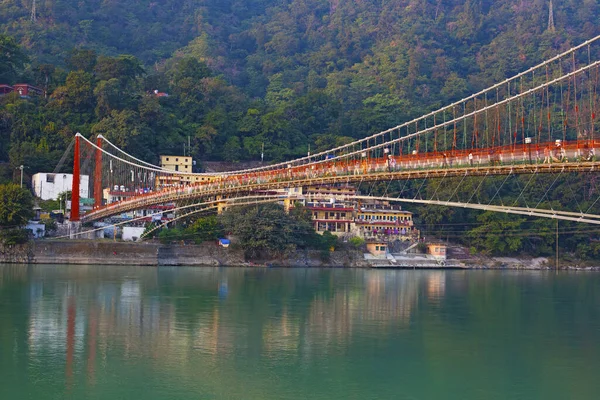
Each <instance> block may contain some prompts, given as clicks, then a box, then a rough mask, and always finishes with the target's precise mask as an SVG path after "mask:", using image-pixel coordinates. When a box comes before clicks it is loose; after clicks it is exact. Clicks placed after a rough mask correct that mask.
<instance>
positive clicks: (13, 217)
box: [0, 183, 33, 228]
mask: <svg viewBox="0 0 600 400" xmlns="http://www.w3.org/2000/svg"><path fill="white" fill-rule="evenodd" d="M31 217H33V198H32V196H31V193H29V191H28V190H26V189H22V188H21V187H19V185H15V184H12V183H9V184H6V185H0V227H2V228H17V227H20V226H23V225H25V224H26V223H27V221H29V219H30V218H31Z"/></svg>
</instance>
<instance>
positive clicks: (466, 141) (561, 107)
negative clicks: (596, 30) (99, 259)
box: [71, 36, 600, 224]
mask: <svg viewBox="0 0 600 400" xmlns="http://www.w3.org/2000/svg"><path fill="white" fill-rule="evenodd" d="M599 77H600V36H597V37H595V38H593V39H591V40H588V41H586V42H585V43H582V44H580V45H578V46H576V47H573V48H571V49H569V50H567V51H565V52H563V53H561V54H559V55H557V56H555V57H553V58H551V59H549V60H546V61H544V62H542V63H541V64H539V65H537V66H535V67H532V68H530V69H528V70H527V71H524V72H522V73H519V74H517V75H516V76H514V77H512V78H509V79H506V80H504V81H502V82H500V83H497V84H495V85H493V86H491V87H489V88H487V89H485V90H482V91H480V92H478V93H475V94H473V95H471V96H469V97H466V98H464V99H462V100H459V101H457V102H455V103H452V104H450V105H448V106H446V107H443V108H440V109H439V110H435V111H432V112H430V113H427V114H425V115H423V116H421V117H419V118H415V119H413V120H412V121H408V122H405V123H403V124H401V125H398V126H395V127H393V128H390V129H387V130H385V131H382V132H379V133H376V134H373V135H370V136H368V137H365V138H363V139H360V140H356V141H354V142H352V143H349V144H346V145H343V146H339V147H336V148H333V149H330V150H327V151H323V152H319V153H317V154H312V155H310V156H307V157H302V158H298V159H295V160H290V161H287V162H283V163H275V164H271V165H265V166H262V167H258V168H251V169H244V170H238V171H230V172H223V173H219V174H207V173H193V172H191V168H190V170H186V169H181V170H174V169H171V168H168V167H162V166H157V165H153V164H151V163H148V162H146V161H143V160H141V159H139V158H136V157H134V156H132V155H131V154H129V153H127V152H126V151H124V150H123V149H120V148H119V147H117V146H116V145H114V144H113V143H112V142H111V141H110V140H109V139H108V138H106V137H103V136H98V137H96V138H95V140H90V139H88V138H85V137H84V136H82V135H81V134H77V135H76V136H75V138H74V146H73V148H74V153H75V154H74V166H73V173H74V178H73V201H72V204H73V206H72V210H71V221H81V222H82V223H84V224H88V223H93V222H96V221H100V220H105V219H113V220H114V219H116V218H117V217H118V216H123V215H124V214H128V218H129V219H130V220H131V218H133V220H134V221H139V222H143V221H150V220H152V218H153V217H152V215H153V214H154V213H159V212H165V211H169V213H172V214H175V215H174V218H180V216H181V215H190V213H195V212H201V211H207V210H213V209H215V210H217V211H220V210H222V209H224V208H227V207H232V206H236V205H241V204H250V203H252V202H255V203H256V202H269V201H278V202H284V203H286V204H289V203H290V202H292V201H302V200H303V197H302V196H298V190H294V188H302V187H314V186H319V185H336V184H353V185H358V186H359V187H360V188H361V191H362V192H363V193H364V192H365V190H364V188H365V187H366V188H367V190H366V192H368V194H382V196H379V197H380V198H381V199H386V201H391V200H393V201H399V202H405V203H416V204H429V205H437V206H449V207H463V208H474V209H480V210H488V211H494V212H504V213H510V214H519V215H529V216H534V217H542V218H553V219H563V220H568V221H577V222H583V223H590V224H597V221H598V218H599V217H597V216H596V215H595V214H594V213H593V212H594V211H597V210H596V205H597V203H598V201H597V200H598V198H597V197H596V196H597V194H596V192H594V191H591V192H590V193H589V194H588V195H586V196H587V198H586V199H582V200H581V201H576V203H577V204H575V206H576V209H573V210H548V209H542V208H540V207H539V206H540V204H541V203H543V202H544V201H548V200H552V199H551V196H552V190H554V188H555V187H556V186H555V184H556V182H557V181H558V180H559V179H567V180H571V181H572V182H579V181H580V180H582V179H587V178H586V177H591V176H593V175H595V174H596V172H597V171H598V167H600V158H597V155H596V152H597V151H598V150H599V149H600V137H598V129H599V124H598V121H597V115H598V104H599V96H598V89H599V87H598V85H599ZM81 175H88V176H90V177H93V179H91V184H90V185H89V186H90V187H89V188H80V186H79V185H80V176H81ZM490 185H491V186H492V187H494V188H495V189H496V190H492V192H494V193H488V194H482V193H480V192H478V190H481V189H482V188H485V187H489V186H490ZM505 185H512V186H513V187H514V186H516V187H517V188H520V189H521V190H520V194H519V196H518V198H516V200H514V199H511V204H504V201H503V199H502V198H501V196H500V193H501V189H502V188H503V187H505ZM378 186H383V187H385V191H384V193H376V192H377V190H376V189H377V187H378ZM449 188H450V190H448V189H449ZM80 189H84V190H80ZM533 189H535V190H533ZM574 191H577V189H575V190H574ZM80 192H82V193H88V195H87V196H86V198H85V199H82V198H81V197H80ZM391 193H394V196H390V194H391ZM444 196H446V198H443V197H444ZM536 196H537V197H536ZM461 197H463V198H462V199H461ZM576 197H577V196H575V198H576ZM598 212H600V211H598ZM125 222H126V221H124V222H123V223H125Z"/></svg>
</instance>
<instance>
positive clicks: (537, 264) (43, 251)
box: [0, 240, 600, 271]
mask: <svg viewBox="0 0 600 400" xmlns="http://www.w3.org/2000/svg"><path fill="white" fill-rule="evenodd" d="M0 263H13V264H76V265H86V264H102V265H138V266H248V267H288V268H296V267H312V268H370V267H371V265H370V263H369V262H367V261H366V260H365V257H364V256H363V253H362V252H359V251H346V250H344V251H333V252H330V253H329V254H328V257H327V258H326V259H324V257H323V254H322V253H321V252H319V251H304V250H299V251H296V252H295V253H293V255H292V256H290V257H288V258H284V259H277V260H261V261H255V262H248V261H246V260H244V257H243V253H242V252H241V251H239V250H236V249H234V248H231V247H230V248H223V247H220V246H217V245H216V244H215V243H203V244H201V245H164V244H161V243H154V242H143V243H133V242H113V241H109V240H100V241H91V240H37V241H32V242H29V243H27V244H25V245H15V246H4V247H3V246H0ZM391 267H392V268H399V269H401V268H403V267H402V266H396V267H394V266H391ZM404 268H410V269H413V267H404ZM432 268H434V269H510V270H553V269H556V264H555V261H554V259H553V258H545V257H537V258H530V257H529V258H528V257H519V258H517V257H481V256H469V257H460V258H457V259H453V258H450V259H449V262H448V263H446V265H440V266H435V267H432ZM558 269H560V270H593V271H600V265H597V264H596V265H595V264H593V263H590V262H589V261H587V262H586V261H568V262H566V261H565V262H561V263H560V266H559V268H558Z"/></svg>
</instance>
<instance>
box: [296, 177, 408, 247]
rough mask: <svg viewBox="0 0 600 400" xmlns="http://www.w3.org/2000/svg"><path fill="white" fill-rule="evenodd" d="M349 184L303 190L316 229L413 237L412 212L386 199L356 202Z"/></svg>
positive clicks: (371, 237) (377, 237)
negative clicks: (384, 200)
mask: <svg viewBox="0 0 600 400" xmlns="http://www.w3.org/2000/svg"><path fill="white" fill-rule="evenodd" d="M356 194H357V191H356V188H355V187H354V186H351V185H336V186H327V185H322V186H309V187H305V188H303V190H302V196H303V197H304V199H305V205H306V207H307V208H308V209H309V210H311V212H312V215H313V221H314V228H315V231H316V232H317V233H323V232H325V231H329V232H331V233H333V234H335V235H337V236H346V235H348V236H360V237H362V238H364V239H365V240H367V241H369V242H372V241H378V242H385V243H387V242H393V241H396V240H400V241H414V240H418V238H419V230H418V229H416V228H415V226H414V224H413V215H412V213H411V212H409V211H404V210H402V208H401V207H400V206H398V205H390V204H389V203H388V202H375V201H374V202H369V203H362V204H361V203H359V202H357V201H356V200H354V199H353V196H355V195H356Z"/></svg>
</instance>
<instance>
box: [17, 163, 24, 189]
mask: <svg viewBox="0 0 600 400" xmlns="http://www.w3.org/2000/svg"><path fill="white" fill-rule="evenodd" d="M18 169H20V170H21V189H23V169H25V167H24V166H23V165H20V166H19V168H18Z"/></svg>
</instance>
